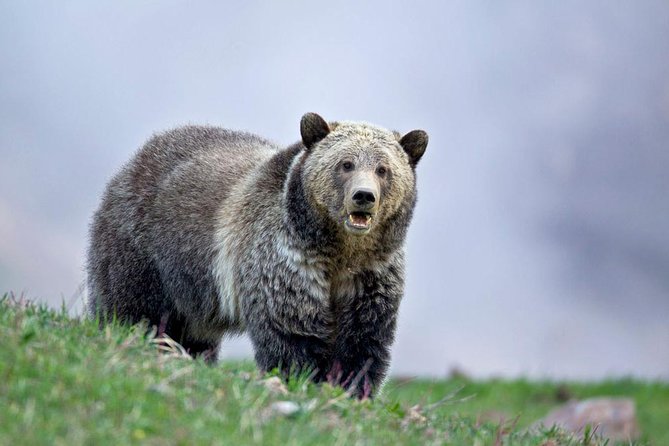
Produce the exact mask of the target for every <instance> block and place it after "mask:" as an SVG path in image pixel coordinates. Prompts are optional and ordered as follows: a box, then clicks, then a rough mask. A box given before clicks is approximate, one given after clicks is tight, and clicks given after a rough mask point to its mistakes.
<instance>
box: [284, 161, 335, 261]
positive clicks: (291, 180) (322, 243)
mask: <svg viewBox="0 0 669 446" xmlns="http://www.w3.org/2000/svg"><path fill="white" fill-rule="evenodd" d="M306 155H307V154H306V153H305V152H302V153H301V154H300V155H298V158H297V159H295V160H294V161H293V163H292V164H291V166H290V168H289V169H290V170H289V172H288V178H287V180H286V183H285V186H284V187H285V193H284V197H285V206H284V212H285V215H284V218H285V221H286V223H287V225H288V230H289V234H290V235H291V238H292V239H293V242H294V243H295V244H296V245H297V246H299V247H300V248H301V249H304V250H307V251H311V252H315V253H318V254H322V255H323V256H326V257H330V258H332V257H333V256H334V255H335V254H336V252H337V247H338V246H339V245H341V240H340V236H339V234H338V231H337V228H336V227H335V225H334V224H333V223H332V221H331V220H330V219H329V218H327V216H325V215H322V214H320V213H319V212H318V210H317V209H315V208H314V206H313V204H312V203H311V202H310V200H309V197H308V196H307V192H306V189H305V187H304V183H303V180H302V172H303V170H304V161H305V159H306Z"/></svg>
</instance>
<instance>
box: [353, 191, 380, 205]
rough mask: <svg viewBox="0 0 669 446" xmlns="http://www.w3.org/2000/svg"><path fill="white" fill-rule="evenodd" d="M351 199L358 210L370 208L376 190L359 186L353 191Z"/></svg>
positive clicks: (374, 198)
mask: <svg viewBox="0 0 669 446" xmlns="http://www.w3.org/2000/svg"><path fill="white" fill-rule="evenodd" d="M351 199H352V200H353V203H354V204H355V205H356V207H357V208H358V209H359V210H367V209H371V208H373V207H374V203H375V202H376V192H375V191H374V190H372V189H369V188H365V187H361V188H359V189H357V190H354V191H353V197H351Z"/></svg>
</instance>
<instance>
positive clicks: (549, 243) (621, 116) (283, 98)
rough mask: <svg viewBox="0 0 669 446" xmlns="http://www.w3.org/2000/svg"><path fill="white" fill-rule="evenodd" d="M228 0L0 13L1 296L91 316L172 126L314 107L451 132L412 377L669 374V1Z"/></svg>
mask: <svg viewBox="0 0 669 446" xmlns="http://www.w3.org/2000/svg"><path fill="white" fill-rule="evenodd" d="M229 3H232V2H198V3H197V4H194V3H186V2H176V1H164V0H163V1H146V2H135V1H113V2H111V1H108V2H85V1H75V2H44V3H40V2H16V1H1V2H0V66H1V67H2V68H1V69H0V291H9V290H13V291H15V292H17V293H19V292H22V291H23V292H26V293H27V295H28V296H29V297H31V298H33V299H37V300H41V301H45V302H48V303H49V304H51V305H53V306H59V305H61V303H62V302H63V301H64V302H65V304H66V305H67V306H68V307H69V308H70V309H71V311H72V312H73V313H78V312H80V311H81V301H82V284H83V283H84V279H85V275H84V261H85V250H86V244H87V231H88V224H89V222H90V219H91V215H92V213H93V212H94V210H95V208H96V206H97V205H98V201H99V198H100V195H101V193H102V191H103V189H104V186H105V184H106V182H107V181H108V180H109V179H110V177H111V176H112V175H113V174H114V172H115V171H117V169H118V168H119V167H120V166H121V165H122V163H124V162H125V161H126V160H127V159H128V158H129V157H130V156H131V154H132V153H133V152H134V151H135V150H136V149H137V148H138V147H139V146H140V145H141V144H142V143H143V141H145V140H146V139H147V138H148V137H149V136H150V135H151V134H152V133H153V132H154V131H159V130H164V129H166V128H169V127H173V126H176V125H180V124H184V123H210V124H217V125H221V126H225V127H230V128H234V129H244V130H248V131H251V132H255V133H258V134H260V135H262V136H265V137H268V138H270V139H273V140H275V141H277V142H279V143H281V144H285V145H288V144H290V143H292V142H294V141H296V140H298V139H299V119H300V117H301V115H302V114H303V113H304V112H307V111H315V112H318V113H320V114H321V115H323V116H324V117H325V118H326V119H328V120H364V121H369V122H373V123H376V124H379V125H381V126H384V127H388V128H394V129H397V130H399V131H401V132H406V131H409V130H411V129H414V128H423V129H425V130H427V131H428V133H429V134H430V145H429V147H428V150H427V153H426V155H425V157H424V158H423V160H422V161H421V164H420V165H419V166H418V175H419V195H420V200H419V204H418V207H417V209H416V214H415V219H414V222H413V225H412V227H411V230H410V235H409V238H408V271H407V274H408V279H407V290H406V296H405V300H404V301H403V304H402V308H401V318H400V326H399V331H398V335H397V340H396V344H395V348H394V360H393V372H394V373H395V374H396V375H431V376H442V375H445V374H447V373H449V371H451V370H454V369H457V370H461V371H464V372H466V373H468V374H471V375H474V376H480V377H487V376H529V377H550V378H578V379H596V378H602V377H608V376H621V375H634V376H639V377H648V378H657V377H662V378H669V197H668V194H669V3H667V2H666V1H665V0H657V1H652V0H648V1H644V2H635V1H631V0H630V1H621V2H606V1H592V2H586V3H584V2H577V1H564V2H531V1H526V2H522V1H511V2H503V3H502V2H492V1H473V2H472V1H449V2H439V1H436V0H435V1H416V2H411V3H409V2H395V1H388V0H386V1H375V2H353V1H346V2H331V3H329V4H321V3H320V2H318V4H317V2H300V1H291V2H259V1H245V2H238V3H237V2H236V3H237V4H229ZM249 354H250V347H249V344H248V341H247V340H245V339H244V338H241V339H236V340H231V341H229V342H226V343H225V344H224V347H223V354H222V356H223V357H238V356H245V355H249Z"/></svg>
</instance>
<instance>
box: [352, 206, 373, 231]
mask: <svg viewBox="0 0 669 446" xmlns="http://www.w3.org/2000/svg"><path fill="white" fill-rule="evenodd" d="M346 226H347V227H348V229H352V230H353V231H355V232H367V231H368V230H369V228H371V226H372V214H370V213H369V212H358V211H356V212H351V213H350V214H348V218H347V219H346Z"/></svg>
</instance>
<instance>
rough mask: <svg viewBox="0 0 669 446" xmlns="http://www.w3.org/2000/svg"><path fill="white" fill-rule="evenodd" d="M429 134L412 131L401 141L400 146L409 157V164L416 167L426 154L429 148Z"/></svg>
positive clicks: (421, 131)
mask: <svg viewBox="0 0 669 446" xmlns="http://www.w3.org/2000/svg"><path fill="white" fill-rule="evenodd" d="M427 141H428V137H427V133H426V132H425V131H423V130H412V131H410V132H409V133H407V134H406V135H404V136H403V137H402V139H400V145H401V146H402V148H403V149H404V151H405V152H406V153H407V155H409V164H410V165H411V167H416V164H418V161H420V158H421V157H422V156H423V154H424V153H425V149H426V148H427Z"/></svg>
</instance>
